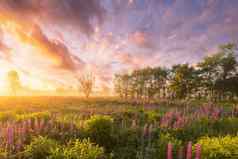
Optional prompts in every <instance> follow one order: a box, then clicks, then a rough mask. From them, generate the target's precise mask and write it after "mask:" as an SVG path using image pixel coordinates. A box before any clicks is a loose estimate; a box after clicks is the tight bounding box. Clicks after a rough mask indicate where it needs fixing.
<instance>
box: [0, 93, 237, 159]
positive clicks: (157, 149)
mask: <svg viewBox="0 0 238 159" xmlns="http://www.w3.org/2000/svg"><path fill="white" fill-rule="evenodd" d="M0 111H1V112H0V126H1V127H0V128H1V131H0V139H1V144H0V150H1V158H33V159H34V158H36V159H38V158H39V159H44V158H45V159H61V158H62V159H63V158H67V159H78V158H80V159H100V158H112V159H141V158H143V159H166V158H168V157H170V155H169V154H170V153H171V155H172V156H173V157H174V158H185V157H188V155H192V156H194V157H195V156H197V157H198V156H201V155H202V156H203V157H202V158H208V159H223V158H236V157H237V154H238V147H237V145H238V137H237V132H238V107H237V106H236V103H225V102H224V103H216V104H215V103H207V102H201V101H190V102H188V101H158V102H156V103H151V104H136V103H135V102H130V103H129V102H125V101H121V100H119V99H117V98H106V97H105V98H91V99H87V100H86V99H84V98H78V97H1V98H0Z"/></svg>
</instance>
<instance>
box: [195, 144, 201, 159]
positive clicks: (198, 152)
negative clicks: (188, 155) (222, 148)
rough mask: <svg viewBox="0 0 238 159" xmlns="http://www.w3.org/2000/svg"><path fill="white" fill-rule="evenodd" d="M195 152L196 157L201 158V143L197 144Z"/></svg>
mask: <svg viewBox="0 0 238 159" xmlns="http://www.w3.org/2000/svg"><path fill="white" fill-rule="evenodd" d="M195 153H196V156H195V159H201V145H200V144H197V145H196V152H195Z"/></svg>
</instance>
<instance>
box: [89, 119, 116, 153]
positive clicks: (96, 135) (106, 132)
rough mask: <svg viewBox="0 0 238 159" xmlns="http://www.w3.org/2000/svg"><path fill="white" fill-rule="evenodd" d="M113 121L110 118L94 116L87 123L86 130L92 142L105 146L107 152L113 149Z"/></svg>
mask: <svg viewBox="0 0 238 159" xmlns="http://www.w3.org/2000/svg"><path fill="white" fill-rule="evenodd" d="M112 128H113V120H112V118H110V117H108V116H93V117H91V118H90V119H89V120H87V121H86V126H85V130H86V133H87V134H88V136H89V137H90V139H91V141H93V142H95V143H97V144H98V145H99V146H103V147H105V148H106V150H111V148H112V147H113V139H112Z"/></svg>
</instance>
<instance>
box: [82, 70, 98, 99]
mask: <svg viewBox="0 0 238 159" xmlns="http://www.w3.org/2000/svg"><path fill="white" fill-rule="evenodd" d="M78 80H79V83H80V88H81V90H82V92H83V93H84V95H85V97H86V98H89V96H90V95H91V93H92V90H93V85H94V83H95V77H94V76H93V74H92V73H87V74H83V75H82V76H81V77H79V78H78Z"/></svg>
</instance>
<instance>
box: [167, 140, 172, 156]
mask: <svg viewBox="0 0 238 159" xmlns="http://www.w3.org/2000/svg"><path fill="white" fill-rule="evenodd" d="M167 159H173V145H172V144H171V143H168V147H167Z"/></svg>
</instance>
